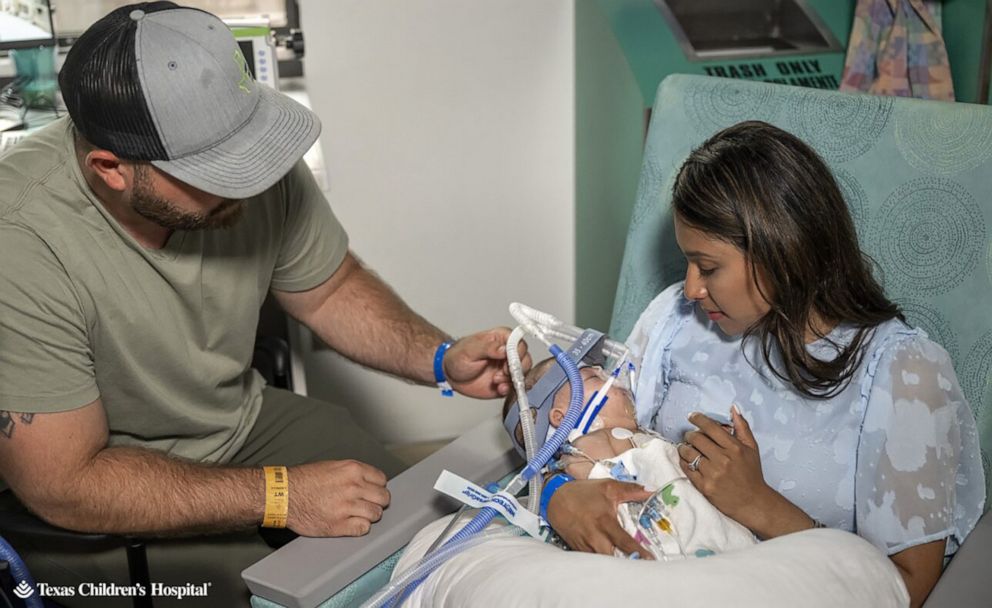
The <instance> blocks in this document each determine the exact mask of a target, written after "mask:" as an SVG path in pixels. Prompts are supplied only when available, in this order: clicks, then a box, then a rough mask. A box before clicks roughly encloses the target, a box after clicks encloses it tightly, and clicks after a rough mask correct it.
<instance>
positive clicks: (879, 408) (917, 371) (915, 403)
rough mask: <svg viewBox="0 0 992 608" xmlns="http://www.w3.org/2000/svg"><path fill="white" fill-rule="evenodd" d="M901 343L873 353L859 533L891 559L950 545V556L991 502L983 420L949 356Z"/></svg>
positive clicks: (860, 470)
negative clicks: (939, 543) (943, 542)
mask: <svg viewBox="0 0 992 608" xmlns="http://www.w3.org/2000/svg"><path fill="white" fill-rule="evenodd" d="M900 338H901V339H899V340H898V341H896V342H895V343H889V344H882V345H880V346H879V347H878V350H877V351H876V352H875V353H869V355H873V357H872V358H873V360H872V361H871V362H870V363H869V370H868V372H869V379H868V381H866V385H867V386H866V389H865V390H864V391H863V393H864V395H865V396H866V398H867V404H866V406H865V418H864V424H863V427H862V433H861V439H860V444H859V446H858V452H857V459H858V460H857V472H856V479H855V514H856V526H857V533H858V534H859V535H860V536H862V537H864V538H866V539H867V540H868V541H870V542H871V543H872V544H874V545H876V546H877V547H879V548H881V549H882V550H883V551H885V552H886V553H887V554H893V553H898V552H899V551H902V550H903V549H907V548H909V547H912V546H914V545H918V544H922V543H926V542H930V541H934V540H938V539H943V538H946V539H947V548H946V550H945V553H946V554H947V555H950V554H952V553H953V552H954V551H956V550H957V547H958V546H959V545H960V543H961V542H963V541H964V538H965V537H966V536H967V535H968V533H969V532H971V529H972V528H973V527H974V526H975V524H976V522H977V521H978V518H979V517H980V516H981V514H982V507H983V505H984V501H985V480H984V474H983V471H982V464H981V456H980V453H979V448H978V432H977V430H976V427H975V418H974V416H973V414H972V411H971V408H970V407H969V406H968V402H967V401H966V400H965V398H964V395H963V394H962V392H961V388H960V386H959V385H958V380H957V377H956V376H955V374H954V368H953V367H952V365H951V360H950V358H949V357H948V355H947V353H946V352H945V351H944V349H943V348H941V347H940V346H938V345H937V344H935V343H934V342H931V341H930V340H928V339H927V338H926V337H925V336H923V335H920V334H917V335H912V336H910V337H906V336H901V337H900Z"/></svg>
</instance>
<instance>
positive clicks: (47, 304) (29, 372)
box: [0, 224, 99, 412]
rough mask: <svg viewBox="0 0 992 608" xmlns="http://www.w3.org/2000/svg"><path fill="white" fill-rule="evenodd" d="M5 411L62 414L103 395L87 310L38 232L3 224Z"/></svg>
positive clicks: (1, 385) (0, 343) (0, 353)
mask: <svg viewBox="0 0 992 608" xmlns="http://www.w3.org/2000/svg"><path fill="white" fill-rule="evenodd" d="M0 260H4V263H2V264H0V294H2V296H0V409H2V410H10V411H15V412H57V411H65V410H71V409H75V408H78V407H82V406H84V405H86V404H88V403H91V402H93V401H95V400H96V399H97V398H98V397H99V391H98V389H97V384H96V376H95V373H94V366H93V356H92V351H91V349H90V343H89V337H88V331H87V324H86V320H85V315H84V313H83V311H82V306H81V305H80V303H79V299H78V298H77V296H76V292H75V290H74V289H73V287H72V284H71V282H70V279H69V276H68V275H67V274H66V272H65V269H64V268H63V266H62V265H61V263H60V262H59V261H58V258H57V257H56V256H55V254H54V253H53V252H52V251H51V250H50V249H49V248H48V247H47V245H45V243H44V242H43V241H42V240H41V239H40V238H39V237H38V236H37V235H35V234H34V233H32V232H30V231H28V230H26V229H23V228H21V227H19V226H15V225H11V224H0Z"/></svg>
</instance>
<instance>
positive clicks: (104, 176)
mask: <svg viewBox="0 0 992 608" xmlns="http://www.w3.org/2000/svg"><path fill="white" fill-rule="evenodd" d="M83 164H84V165H85V166H86V167H87V168H89V170H90V171H92V172H93V174H94V175H96V176H97V177H98V178H99V179H100V180H101V181H102V182H103V183H104V184H106V185H107V187H108V188H110V189H111V190H115V191H117V192H123V191H124V190H126V189H127V188H128V186H129V185H130V184H132V183H134V165H133V164H132V163H129V162H125V161H123V160H121V159H120V158H118V157H117V155H116V154H114V153H113V152H111V151H109V150H99V149H98V150H90V151H89V152H87V153H86V158H85V159H84V160H83Z"/></svg>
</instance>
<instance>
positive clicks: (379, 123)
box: [300, 0, 575, 443]
mask: <svg viewBox="0 0 992 608" xmlns="http://www.w3.org/2000/svg"><path fill="white" fill-rule="evenodd" d="M573 1H574V0H540V1H535V0H402V1H396V0H392V1H387V0H302V1H301V3H300V4H301V7H300V8H301V14H302V21H303V28H304V36H305V40H306V59H305V74H306V81H307V89H308V92H309V94H310V100H311V104H312V107H313V109H314V110H315V111H316V112H317V114H318V115H319V116H320V118H321V120H322V122H323V132H322V135H321V142H322V145H323V152H324V158H325V160H326V163H327V167H328V179H329V182H330V190H329V192H328V198H329V200H330V201H331V205H332V207H333V208H334V210H335V212H336V213H337V215H338V217H339V218H340V219H341V220H342V222H343V223H344V225H345V226H346V228H347V229H348V231H349V233H350V235H351V238H352V248H353V249H354V250H355V251H356V252H357V253H358V254H359V255H360V256H361V257H362V258H363V259H364V260H365V261H366V262H367V263H368V264H369V265H370V266H371V267H373V268H374V269H376V270H377V271H378V272H379V273H380V274H381V275H382V276H383V278H385V279H386V281H387V282H389V283H390V284H391V285H392V286H393V287H394V288H395V289H396V290H397V291H398V292H399V293H400V294H401V295H402V296H403V297H404V298H405V299H406V301H407V302H408V303H410V305H411V306H412V307H413V308H414V309H415V310H417V311H418V312H420V313H421V314H423V315H424V316H426V317H427V318H428V319H430V320H431V321H433V322H434V323H436V324H438V325H439V326H441V327H442V328H443V329H445V330H446V331H449V332H451V333H454V334H466V333H470V332H473V331H477V330H480V329H483V328H487V327H490V326H494V325H501V324H507V325H508V324H510V322H511V319H510V317H509V315H508V314H507V312H506V307H507V305H508V303H509V302H511V301H513V300H519V301H522V302H525V303H527V304H530V305H532V306H535V307H538V308H540V309H543V310H547V311H549V312H553V313H555V314H557V315H558V316H560V317H562V318H563V319H566V320H571V319H572V318H573V316H574V294H575V279H574V276H573V274H574V270H573V266H574V259H575V251H574V236H573V235H574V233H575V226H574V201H575V168H574V167H575V160H574V146H575V134H574V132H575V110H574V105H575V83H574V79H575V78H574V71H575V65H574V56H575V52H574V47H575V40H574V7H573ZM542 356H543V355H542ZM307 374H308V380H309V388H310V393H311V395H313V396H316V397H318V398H323V399H327V400H329V401H334V402H337V403H341V404H343V405H348V406H349V407H351V408H352V411H354V412H355V413H356V416H357V417H358V418H359V420H360V421H361V422H362V423H364V424H365V425H366V426H367V427H368V428H370V430H372V431H373V432H375V433H376V434H377V435H378V436H379V437H380V438H381V439H382V440H384V441H386V442H391V443H393V442H399V443H405V442H415V441H425V440H431V439H438V438H445V437H452V436H456V435H458V434H459V433H460V432H462V431H463V430H465V429H467V428H469V427H471V426H472V425H473V424H475V423H476V422H477V421H478V420H480V419H482V418H483V417H484V416H489V415H495V413H496V412H497V411H498V409H499V404H498V403H497V402H495V401H494V402H489V403H482V402H475V401H471V400H467V399H463V398H461V397H456V398H455V399H453V400H449V399H443V400H442V398H441V397H439V396H437V393H436V391H434V390H431V389H425V388H419V387H411V386H406V385H403V384H402V383H400V382H397V381H395V380H391V379H386V378H383V377H380V376H377V375H374V374H370V373H365V372H363V373H356V372H355V370H354V369H353V368H352V367H351V366H350V364H345V363H343V362H342V361H340V359H339V358H337V357H336V355H333V354H332V353H330V352H327V351H315V352H313V353H312V354H311V355H310V356H308V365H307Z"/></svg>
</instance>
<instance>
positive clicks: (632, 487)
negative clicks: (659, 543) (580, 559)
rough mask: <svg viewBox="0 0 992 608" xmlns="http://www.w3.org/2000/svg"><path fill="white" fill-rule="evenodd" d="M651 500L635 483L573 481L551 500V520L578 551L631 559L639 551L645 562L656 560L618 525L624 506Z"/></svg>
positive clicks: (562, 535)
mask: <svg viewBox="0 0 992 608" xmlns="http://www.w3.org/2000/svg"><path fill="white" fill-rule="evenodd" d="M650 497H651V492H649V491H647V490H645V489H644V488H643V487H642V486H639V485H637V484H634V483H624V482H622V481H616V480H614V479H587V480H577V481H570V482H568V483H566V484H565V485H563V486H561V487H560V488H558V491H557V492H555V493H554V496H552V497H551V502H550V503H548V519H549V520H550V522H549V523H550V524H551V527H552V528H554V529H555V532H557V533H558V534H559V535H561V537H562V538H563V539H565V542H566V543H568V546H570V547H571V548H573V549H576V550H578V551H586V552H588V553H601V554H603V555H613V549H614V548H616V549H620V550H621V551H623V552H624V553H626V554H627V555H630V554H631V553H634V552H635V551H636V552H638V553H639V554H640V555H641V558H643V559H653V557H652V555H651V553H650V552H649V551H647V550H645V549H644V547H642V546H641V545H639V544H638V543H637V541H636V540H634V539H633V538H631V537H630V535H629V534H627V532H625V531H624V529H623V528H622V527H620V524H619V522H618V521H617V507H618V506H619V505H620V504H621V503H625V502H640V501H645V500H647V499H648V498H650Z"/></svg>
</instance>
